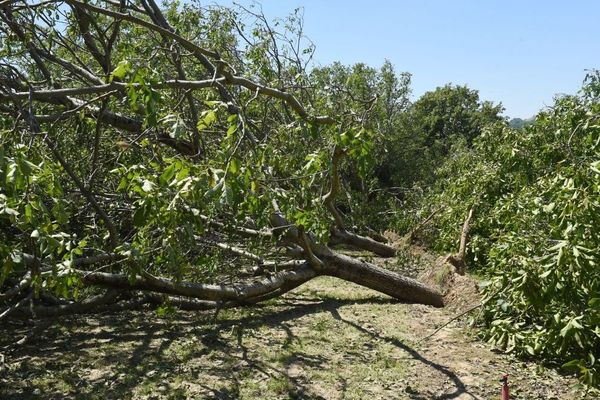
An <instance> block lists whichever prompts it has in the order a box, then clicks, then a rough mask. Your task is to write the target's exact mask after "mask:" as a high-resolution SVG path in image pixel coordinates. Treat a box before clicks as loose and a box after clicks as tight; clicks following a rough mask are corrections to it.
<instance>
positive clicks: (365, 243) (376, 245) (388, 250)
mask: <svg viewBox="0 0 600 400" xmlns="http://www.w3.org/2000/svg"><path fill="white" fill-rule="evenodd" d="M331 237H332V239H333V241H334V243H335V242H337V243H345V244H349V245H351V246H354V247H358V248H360V249H363V250H368V251H370V252H372V253H375V254H377V255H378V256H381V257H394V256H395V255H396V249H394V248H393V247H392V246H389V245H387V244H385V243H381V242H378V241H376V240H373V239H371V238H369V237H365V236H360V235H357V234H354V233H351V232H348V231H345V230H340V229H336V228H334V229H332V235H331Z"/></svg>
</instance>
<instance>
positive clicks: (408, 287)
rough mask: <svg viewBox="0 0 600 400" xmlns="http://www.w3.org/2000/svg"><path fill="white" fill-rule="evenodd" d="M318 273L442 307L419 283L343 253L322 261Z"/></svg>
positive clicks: (438, 295)
mask: <svg viewBox="0 0 600 400" xmlns="http://www.w3.org/2000/svg"><path fill="white" fill-rule="evenodd" d="M323 262H324V264H325V265H324V267H323V271H322V274H323V275H329V276H335V277H337V278H340V279H343V280H345V281H350V282H354V283H356V284H358V285H361V286H365V287H368V288H370V289H373V290H376V291H378V292H381V293H385V294H387V295H389V296H392V297H394V298H396V299H398V300H401V301H405V302H409V303H419V304H426V305H431V306H435V307H443V306H444V302H443V299H442V295H441V293H439V292H437V291H436V290H434V289H431V288H429V287H427V286H425V285H424V284H422V283H421V282H419V281H417V280H414V279H411V278H407V277H404V276H401V275H399V274H397V273H395V272H392V271H388V270H386V269H383V268H380V267H378V266H376V265H374V264H371V263H368V262H364V261H360V260H357V259H355V258H351V257H348V256H345V255H343V254H337V253H333V254H331V255H330V256H327V257H325V258H324V259H323Z"/></svg>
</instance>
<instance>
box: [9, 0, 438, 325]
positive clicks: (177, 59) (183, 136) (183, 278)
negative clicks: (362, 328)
mask: <svg viewBox="0 0 600 400" xmlns="http://www.w3.org/2000/svg"><path fill="white" fill-rule="evenodd" d="M62 4H65V5H66V7H63V6H62ZM239 12H244V13H245V16H246V17H250V18H253V19H254V24H255V25H254V28H249V27H245V26H244V25H243V24H242V23H241V22H240V18H241V17H240V15H239V14H238V13H239ZM290 21H292V22H294V21H296V24H297V23H298V20H297V19H296V20H293V19H292V20H290ZM253 29H254V30H253ZM0 42H1V43H3V49H2V51H3V52H4V53H3V54H4V56H3V57H4V58H3V60H5V61H3V62H2V63H1V64H0V128H1V130H0V134H1V136H0V146H1V147H0V178H1V179H0V233H1V234H2V236H3V238H6V239H5V240H4V241H3V242H2V243H1V244H0V256H1V259H2V261H3V263H2V265H3V266H2V271H1V275H0V305H1V306H2V308H1V309H0V320H2V319H8V318H34V319H36V318H46V317H55V316H57V315H63V314H74V313H84V312H93V311H95V310H106V309H110V310H119V309H128V308H136V307H139V306H141V305H144V304H151V305H161V304H170V305H174V306H177V307H180V308H183V309H192V310H197V309H210V308H213V309H220V308H226V307H237V306H246V305H251V304H255V303H258V302H261V301H264V300H267V299H271V298H273V297H277V296H280V295H282V294H284V293H286V292H288V291H290V290H292V289H294V288H296V287H298V286H299V285H301V284H303V283H305V282H307V281H309V280H310V279H313V278H315V277H317V276H322V275H327V276H333V277H337V278H340V279H343V280H347V281H350V282H354V283H356V284H359V285H362V286H366V287H369V288H371V289H374V290H376V291H379V292H382V293H385V294H387V295H389V296H391V297H393V298H396V299H398V300H401V301H406V302H413V303H422V304H428V305H433V306H436V307H440V306H443V301H442V298H441V296H440V294H439V293H438V292H436V291H435V290H433V289H431V288H429V287H427V286H425V285H423V284H422V283H420V282H418V281H416V280H414V279H411V278H407V277H403V276H400V275H398V274H396V273H394V272H391V271H387V270H385V269H382V268H380V267H378V266H376V265H374V264H371V263H368V262H365V261H361V260H358V259H355V258H352V257H349V256H346V255H343V254H340V253H338V252H336V251H334V250H333V249H332V248H330V247H329V246H327V245H326V243H327V242H328V240H329V237H331V240H332V241H336V240H337V241H340V242H344V243H348V244H351V245H353V246H356V247H360V248H362V249H366V250H369V251H372V252H374V253H375V254H378V255H381V256H388V257H389V256H393V255H394V254H395V249H394V248H392V247H390V246H388V245H387V244H384V243H381V242H378V241H375V240H373V239H371V238H368V237H363V236H360V235H357V234H356V233H353V232H351V231H349V230H347V229H346V228H345V226H344V223H343V220H342V218H341V216H340V214H339V213H338V211H337V209H336V200H337V196H338V194H339V192H340V191H341V190H342V182H341V177H340V164H341V162H342V158H343V157H345V155H347V154H350V155H351V156H350V157H347V158H348V162H354V161H356V160H357V159H358V158H360V157H368V154H366V152H365V151H360V152H357V151H354V149H355V148H357V147H360V146H363V147H364V146H365V143H366V142H368V141H373V140H374V138H373V137H374V136H373V135H371V134H369V130H368V129H367V128H366V127H365V121H367V120H368V112H369V109H366V110H365V111H364V112H363V113H362V114H360V115H358V114H357V113H355V112H354V111H353V110H352V109H351V108H348V109H332V108H328V107H327V106H326V104H327V102H325V101H324V97H326V96H327V93H325V94H323V93H322V89H323V88H319V89H318V90H316V89H314V88H313V87H311V84H310V82H311V76H310V74H308V73H307V72H306V62H307V60H306V58H303V57H306V56H305V55H306V54H309V55H310V54H311V52H312V47H311V45H310V44H309V45H308V46H307V47H306V48H304V49H303V48H302V46H303V45H305V44H306V43H305V42H304V37H303V36H302V30H301V25H300V26H298V25H294V24H293V23H291V24H289V25H288V26H286V31H284V32H276V31H274V30H273V29H271V28H270V26H269V24H268V22H267V20H266V19H265V17H264V15H262V13H260V12H258V13H256V12H252V11H249V10H245V9H242V10H241V11H239V10H238V11H232V10H229V9H226V8H220V7H209V8H206V9H200V8H198V7H196V6H191V5H184V6H176V5H173V6H170V7H167V8H164V9H163V8H160V7H159V6H158V5H157V4H156V3H155V2H154V0H142V1H141V2H139V4H134V3H129V2H113V1H110V0H107V1H93V2H81V1H78V0H66V1H64V2H63V1H54V0H50V1H45V2H40V3H31V2H26V1H19V0H14V1H13V0H6V1H2V2H1V3H0ZM309 58H310V57H309ZM374 101H375V100H374ZM348 137H350V138H351V140H348ZM363 147H361V148H363ZM331 149H333V152H331ZM331 154H333V155H332V156H331ZM307 160H308V161H309V162H308V163H307ZM323 160H330V161H331V163H330V164H329V165H328V163H327V162H324V161H323ZM325 187H329V192H328V194H326V195H324V196H321V195H320V193H323V192H324V190H323V189H324V188H325ZM332 219H333V221H332ZM248 276H250V278H248Z"/></svg>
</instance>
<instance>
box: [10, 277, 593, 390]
mask: <svg viewBox="0 0 600 400" xmlns="http://www.w3.org/2000/svg"><path fill="white" fill-rule="evenodd" d="M455 313H456V310H453V309H452V308H443V309H436V308H432V307H427V306H421V305H410V304H403V303H399V302H396V301H394V300H392V299H390V298H388V297H386V296H384V295H380V294H378V293H376V292H373V291H371V290H368V289H364V288H362V287H359V286H356V285H353V284H350V283H346V282H343V281H340V280H338V279H334V278H318V279H316V280H313V281H311V282H309V283H308V284H306V285H304V286H302V287H300V288H299V289H297V290H296V291H294V292H292V293H289V294H288V295H286V296H284V297H283V298H281V299H277V300H274V301H272V302H270V303H268V304H265V305H262V306H259V307H254V308H249V309H241V310H226V311H221V312H220V313H218V314H217V315H216V316H215V314H214V312H206V313H197V312H196V313H191V312H177V313H175V314H174V315H171V316H170V317H166V318H165V317H158V316H157V315H156V313H155V312H153V311H151V310H142V311H135V312H127V313H121V314H117V315H93V316H85V317H84V316H82V317H69V318H63V319H60V320H59V321H56V323H55V324H54V325H53V326H52V327H51V328H50V329H48V330H46V331H45V332H44V333H43V334H42V336H41V337H40V338H39V339H38V340H37V341H36V342H35V343H32V344H29V345H26V346H25V347H23V348H21V349H20V350H18V351H17V352H15V353H7V354H5V355H4V356H5V360H4V364H3V365H2V366H1V367H0V368H1V369H2V370H1V371H0V398H1V399H34V398H39V399H64V398H67V399H187V398H197V399H203V398H216V399H238V398H239V399H288V398H291V399H370V400H375V399H498V398H499V397H500V386H501V385H500V382H499V379H500V377H501V375H502V374H503V373H507V374H509V381H510V384H511V399H513V398H514V399H581V398H590V399H592V398H599V397H598V393H587V394H586V393H584V392H582V391H581V388H578V387H577V386H576V380H575V379H573V378H571V377H565V376H561V375H560V374H559V373H557V371H555V370H553V369H551V368H544V367H542V366H539V365H536V364H534V363H530V362H525V361H522V360H517V359H515V358H513V357H512V356H509V355H506V354H502V353H498V352H494V351H493V350H492V349H491V348H490V346H489V345H487V344H486V343H483V342H481V341H479V340H477V339H476V338H475V335H474V332H473V331H472V330H471V329H470V328H468V327H467V326H466V323H465V322H464V321H463V320H459V321H457V322H453V323H452V324H450V325H448V326H447V327H445V328H443V329H442V330H441V331H440V332H438V333H437V334H436V335H435V336H433V337H432V338H430V339H428V340H425V341H422V342H421V339H423V338H424V337H425V336H427V335H428V334H430V333H432V332H433V331H435V329H436V328H437V327H439V326H441V325H442V324H444V323H445V322H446V321H448V320H449V319H450V318H451V317H452V316H453V315H454V314H455ZM0 332H1V338H0V342H1V343H0V344H6V343H7V342H8V341H9V340H13V341H14V338H18V337H19V336H20V335H23V334H24V332H25V329H24V327H22V326H18V325H14V324H13V325H10V326H3V327H2V328H1V331H0Z"/></svg>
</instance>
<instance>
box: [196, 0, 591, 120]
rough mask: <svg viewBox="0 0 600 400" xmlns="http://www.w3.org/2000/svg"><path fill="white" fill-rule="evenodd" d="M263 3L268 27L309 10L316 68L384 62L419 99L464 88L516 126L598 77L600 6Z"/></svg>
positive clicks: (583, 0)
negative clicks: (588, 75)
mask: <svg viewBox="0 0 600 400" xmlns="http://www.w3.org/2000/svg"><path fill="white" fill-rule="evenodd" d="M237 2H238V3H240V4H244V5H247V4H249V3H250V1H247V0H237ZM203 3H204V4H209V3H212V2H211V1H204V2H203ZM217 3H220V4H227V3H230V0H220V1H217ZM260 3H261V4H262V7H263V11H264V12H265V14H266V15H267V17H269V18H275V17H284V16H285V15H287V14H289V13H290V12H291V11H292V10H293V9H294V8H296V7H300V6H301V7H304V20H305V31H306V35H307V36H308V37H309V38H311V39H312V41H313V42H314V43H315V45H316V48H317V50H316V54H315V60H316V62H317V63H318V64H321V65H325V64H328V63H331V62H333V61H341V62H343V63H345V64H352V63H356V62H364V63H366V64H369V65H371V66H375V67H378V66H380V65H381V64H382V62H383V61H384V60H385V59H386V58H387V59H389V60H390V61H391V62H392V63H393V64H394V66H395V67H396V70H397V71H407V72H410V73H411V74H412V75H413V83H412V89H413V98H417V97H418V96H419V95H421V94H423V93H424V92H426V91H428V90H432V89H435V88H436V87H437V86H441V85H444V84H445V83H449V82H451V83H454V84H461V85H462V84H466V85H467V86H469V87H470V88H472V89H477V90H479V92H480V96H481V98H482V99H485V100H492V101H494V102H502V104H503V105H504V107H505V108H506V111H505V115H507V116H510V117H521V118H526V117H530V116H532V115H534V114H535V113H536V112H537V111H538V110H539V109H540V108H542V107H544V106H545V105H551V104H552V98H553V96H554V95H555V94H557V93H575V92H576V91H577V90H578V89H579V87H580V86H581V82H582V80H583V78H584V76H585V70H586V69H592V68H600V1H599V0H572V1H566V0H565V1H556V0H546V1H541V0H540V1H533V0H530V1H528V0H521V1H513V0H510V1H500V0H494V1H492V0H479V1H475V0H470V1H467V0H454V1H450V0H447V1H443V0H420V1H418V0H413V1H404V0H396V1H394V0H373V1H370V2H365V1H353V0H348V1H342V0H320V1H319V0H262V1H260Z"/></svg>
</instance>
